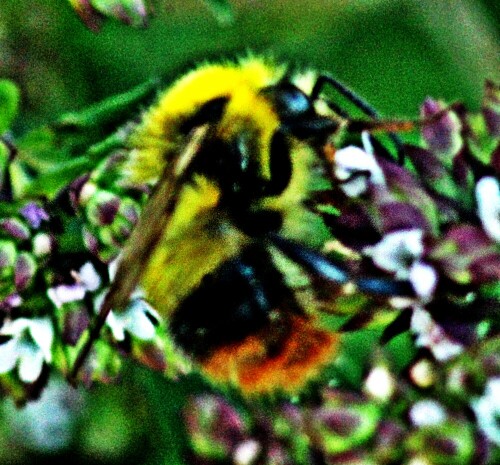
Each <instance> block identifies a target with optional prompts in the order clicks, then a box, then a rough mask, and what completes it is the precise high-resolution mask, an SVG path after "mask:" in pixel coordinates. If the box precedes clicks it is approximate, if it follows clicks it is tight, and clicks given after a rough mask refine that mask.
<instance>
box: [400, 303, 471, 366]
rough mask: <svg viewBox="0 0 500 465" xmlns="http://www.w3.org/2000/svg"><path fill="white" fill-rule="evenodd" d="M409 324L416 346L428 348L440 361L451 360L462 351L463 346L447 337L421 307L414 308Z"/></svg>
mask: <svg viewBox="0 0 500 465" xmlns="http://www.w3.org/2000/svg"><path fill="white" fill-rule="evenodd" d="M410 326H411V330H412V331H413V332H414V333H415V334H416V336H417V338H416V341H415V344H416V345H417V347H426V348H428V349H429V350H430V351H431V352H432V354H433V355H434V357H435V358H436V360H438V361H440V362H446V361H448V360H451V359H452V358H454V357H456V356H457V355H459V354H460V353H462V352H463V349H464V348H463V346H462V345H460V344H458V343H457V342H455V341H453V340H452V339H451V338H449V337H448V336H447V335H446V333H445V332H444V331H443V329H442V328H441V326H439V325H438V324H437V323H436V322H435V321H434V320H433V319H432V317H431V315H430V313H429V312H428V311H427V310H425V309H423V308H421V307H415V308H414V310H413V314H412V317H411V323H410Z"/></svg>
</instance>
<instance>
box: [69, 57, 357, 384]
mask: <svg viewBox="0 0 500 465" xmlns="http://www.w3.org/2000/svg"><path fill="white" fill-rule="evenodd" d="M328 82H332V81H330V80H329V78H328V77H325V76H317V75H315V74H314V73H300V74H296V75H294V74H291V73H289V72H288V70H287V69H286V67H284V66H280V65H277V64H275V63H272V62H269V61H267V60H265V59H261V58H256V57H250V58H246V59H244V60H241V61H239V62H235V63H230V62H226V63H221V64H204V65H202V66H199V67H198V68H196V69H194V70H193V71H191V72H189V73H187V74H186V75H184V76H183V77H181V78H180V79H179V80H177V81H176V82H174V83H173V84H172V85H171V87H169V88H168V89H167V90H165V91H164V92H163V93H162V94H161V95H160V96H159V99H158V101H157V103H156V104H155V105H153V106H152V107H151V108H150V109H149V110H148V111H147V112H146V113H145V114H144V116H143V119H142V122H141V123H140V124H139V126H138V127H137V129H136V130H135V132H134V133H133V135H132V136H131V138H130V146H131V151H130V157H129V160H128V162H127V164H126V167H125V169H124V176H125V178H126V180H127V182H130V183H133V184H145V183H146V184H151V185H155V186H156V187H155V192H154V193H153V195H152V197H151V199H150V201H149V203H148V205H147V206H146V209H145V211H144V213H143V215H142V217H141V221H140V222H139V224H138V226H137V227H136V228H135V230H134V233H133V235H132V237H131V239H130V240H129V243H128V244H127V246H126V248H125V251H124V254H123V258H122V261H121V264H120V267H119V269H118V273H117V276H116V279H115V282H114V284H113V286H112V288H111V290H110V292H109V294H108V298H107V299H106V301H105V303H104V304H103V308H102V310H101V323H102V321H103V318H105V315H106V312H109V310H110V309H111V308H116V307H120V306H124V305H126V302H127V300H128V298H129V296H130V293H131V291H132V290H133V288H134V287H135V285H136V284H140V286H141V287H142V289H143V290H144V294H145V296H146V299H147V300H148V301H149V302H150V303H151V305H152V306H153V307H154V308H155V309H156V310H157V311H158V312H159V313H160V314H161V315H163V316H164V317H165V318H166V320H167V321H168V324H169V330H170V333H171V336H172V338H173V339H174V341H175V342H176V344H177V345H178V346H179V347H180V348H181V349H182V350H183V351H184V353H185V354H187V355H188V356H189V357H190V358H191V359H192V360H193V361H195V362H196V363H197V364H198V365H199V367H200V368H201V370H202V372H204V373H205V374H206V375H207V376H208V377H209V378H210V379H211V380H213V381H215V382H220V383H229V384H231V385H235V386H237V387H239V388H240V389H241V390H242V391H243V392H244V393H246V394H253V393H266V392H271V391H283V392H287V393H294V392H297V391H299V390H300V389H301V388H302V387H303V386H304V385H305V384H306V383H307V382H308V381H309V380H311V379H312V378H315V377H316V376H317V375H318V373H319V372H320V371H321V369H322V368H323V367H324V366H325V365H326V364H328V363H330V362H331V361H332V360H333V358H334V355H335V353H336V351H337V350H338V344H339V336H338V335H337V334H335V333H333V332H331V331H328V330H326V329H324V328H323V327H322V326H321V324H320V321H319V319H318V318H317V313H318V310H322V307H323V306H324V302H322V301H321V299H320V297H319V295H320V294H321V292H322V291H321V290H320V289H319V288H318V282H319V281H322V282H323V284H324V281H325V279H326V281H329V282H330V283H331V282H332V281H335V282H337V283H338V282H340V283H342V282H347V281H348V279H349V277H348V276H347V275H346V274H345V272H344V271H343V270H342V269H340V268H337V267H336V266H334V265H333V264H332V263H330V262H328V261H327V260H326V259H325V258H324V257H323V256H322V255H321V254H319V253H317V252H315V251H316V250H318V249H319V248H320V247H321V246H322V244H323V243H324V242H325V240H327V239H328V238H329V237H330V236H329V231H328V230H327V228H326V226H325V225H324V224H323V221H322V219H321V218H320V216H319V215H317V214H316V213H314V212H313V211H311V210H310V209H309V208H308V207H307V204H308V201H309V200H310V199H311V197H312V196H313V194H314V192H316V191H318V190H324V189H327V188H328V187H329V186H330V184H329V183H330V181H329V176H328V174H327V167H326V164H325V156H324V152H325V150H326V151H327V150H329V149H331V145H330V143H331V140H332V136H334V135H336V134H337V133H338V132H339V130H340V129H341V128H342V127H343V125H345V118H343V117H341V115H339V114H338V112H336V111H333V110H332V107H331V105H328V104H327V102H326V101H325V100H324V99H322V98H321V97H320V93H321V90H322V87H323V86H324V85H325V84H326V83H328ZM318 275H320V277H321V278H322V279H320V280H318V279H317V276H318ZM96 328H97V329H96ZM94 329H95V331H94V334H93V335H92V334H91V337H95V336H96V334H97V332H98V331H99V324H96V326H95V327H94ZM83 352H85V351H83ZM80 355H81V357H80V362H78V361H77V363H76V367H77V368H76V369H78V365H79V363H81V360H82V359H83V358H84V357H85V353H82V354H80Z"/></svg>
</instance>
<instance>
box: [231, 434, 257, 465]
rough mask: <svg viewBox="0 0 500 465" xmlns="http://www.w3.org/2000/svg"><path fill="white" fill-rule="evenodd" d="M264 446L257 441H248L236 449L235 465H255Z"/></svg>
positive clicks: (241, 443) (234, 453)
mask: <svg viewBox="0 0 500 465" xmlns="http://www.w3.org/2000/svg"><path fill="white" fill-rule="evenodd" d="M261 450H262V446H261V445H260V444H259V443H258V442H257V441H256V440H255V439H246V440H245V441H242V442H240V443H239V444H238V445H237V446H236V447H235V449H234V452H233V462H234V464H235V465H251V464H253V463H255V461H256V458H257V457H258V455H259V453H260V451H261Z"/></svg>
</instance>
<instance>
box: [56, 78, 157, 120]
mask: <svg viewBox="0 0 500 465" xmlns="http://www.w3.org/2000/svg"><path fill="white" fill-rule="evenodd" d="M157 87H158V81H157V80H154V79H153V80H150V81H147V82H145V83H143V84H140V85H139V86H137V87H134V88H133V89H132V90H129V91H127V92H124V93H123V94H118V95H113V96H112V97H109V98H107V99H106V100H103V101H102V102H99V103H96V104H94V105H91V106H90V107H88V108H86V109H84V110H82V111H79V112H72V113H66V114H65V115H63V116H61V118H60V119H59V120H58V121H57V123H56V126H58V127H69V128H75V129H86V128H89V127H100V126H102V125H104V124H109V123H111V122H115V121H117V120H120V119H122V118H124V117H125V116H127V113H128V112H129V111H130V110H132V109H135V107H136V106H137V105H138V104H139V103H141V102H143V101H144V99H147V98H148V97H149V96H150V95H152V93H153V91H154V90H155V89H157Z"/></svg>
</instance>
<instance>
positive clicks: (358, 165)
mask: <svg viewBox="0 0 500 465" xmlns="http://www.w3.org/2000/svg"><path fill="white" fill-rule="evenodd" d="M359 172H368V173H370V175H369V181H368V179H367V178H366V177H365V176H361V177H354V178H353V179H352V180H351V181H347V182H345V183H342V184H341V185H340V188H341V189H342V190H343V191H344V193H345V194H346V195H348V196H351V197H356V196H358V195H360V194H362V193H364V192H365V191H366V189H367V188H368V182H370V183H372V184H375V185H382V186H383V185H385V177H384V173H383V171H382V169H381V168H380V166H379V165H378V163H377V160H376V159H375V157H374V156H373V153H369V152H366V151H364V150H362V149H360V148H359V147H355V146H353V145H350V146H349V147H345V148H343V149H340V150H338V151H337V152H336V153H335V162H334V175H335V177H336V178H337V179H338V180H340V181H346V180H348V179H349V178H351V176H353V175H354V174H356V173H359Z"/></svg>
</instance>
